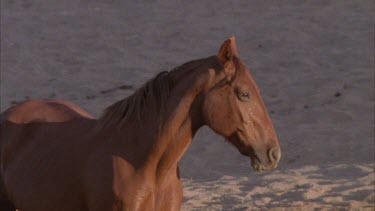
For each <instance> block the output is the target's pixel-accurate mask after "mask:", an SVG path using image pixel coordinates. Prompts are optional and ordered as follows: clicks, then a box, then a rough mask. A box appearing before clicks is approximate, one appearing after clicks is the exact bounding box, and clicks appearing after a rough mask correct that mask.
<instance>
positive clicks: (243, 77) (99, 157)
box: [0, 37, 280, 211]
mask: <svg viewBox="0 0 375 211" xmlns="http://www.w3.org/2000/svg"><path fill="white" fill-rule="evenodd" d="M203 125H207V126H209V127H210V128H211V129H212V130H214V131H215V132H216V133H218V134H220V135H222V136H223V137H225V138H226V139H227V140H228V141H229V142H230V143H232V144H233V145H234V146H235V147H236V148H237V149H238V150H239V152H240V153H241V154H243V155H245V156H248V157H249V158H250V159H251V165H252V167H253V168H254V169H255V170H256V171H262V170H269V169H273V168H275V167H276V165H277V163H278V162H279V160H280V147H279V143H278V139H277V136H276V133H275V130H274V128H273V126H272V123H271V120H270V118H269V116H268V114H267V111H266V107H265V106H264V103H263V101H262V99H261V96H260V93H259V89H258V87H257V85H256V83H255V81H254V80H253V78H252V77H251V75H250V73H249V71H248V69H247V68H246V66H245V65H244V64H243V62H242V61H241V60H240V58H239V54H238V51H237V47H236V44H235V39H234V37H231V38H230V39H228V40H226V41H224V43H223V44H222V46H221V47H220V50H219V53H218V54H217V55H215V56H211V57H208V58H204V59H199V60H194V61H190V62H187V63H185V64H183V65H181V66H179V67H177V68H174V69H173V70H171V71H169V72H162V73H160V74H158V75H157V76H156V77H154V78H153V79H151V80H150V81H148V82H147V83H145V84H144V85H143V86H142V87H141V88H139V89H138V90H137V91H135V92H134V94H132V95H130V96H128V97H126V98H125V99H123V100H120V101H118V102H116V103H114V104H113V105H111V106H109V107H108V108H107V109H106V110H105V111H104V113H103V115H102V116H101V117H100V118H99V119H93V118H92V117H91V116H90V114H88V113H87V112H85V111H84V110H83V109H81V108H79V107H78V106H75V105H73V104H71V103H68V102H65V101H57V100H30V101H26V102H24V103H21V104H19V105H16V106H14V107H12V108H10V109H8V110H7V111H5V112H4V113H3V114H2V120H1V124H0V127H1V140H0V158H1V160H0V161H1V163H0V164H1V172H0V173H1V174H0V179H1V180H0V190H1V193H0V198H1V200H0V203H3V204H2V205H0V207H1V206H6V205H7V206H10V208H8V209H10V210H14V209H15V207H16V208H17V209H19V210H21V211H23V210H25V211H34V210H35V211H43V210H58V211H60V210H61V211H63V210H64V211H65V210H70V211H75V210H77V211H78V210H89V211H102V210H132V211H133V210H163V211H164V210H179V209H180V206H181V203H182V185H181V182H180V176H179V169H178V161H179V160H180V158H181V157H182V155H183V154H184V152H185V151H186V149H187V148H188V147H189V145H190V143H191V141H192V139H193V137H194V135H195V133H196V132H197V130H198V129H199V128H201V127H202V126H203Z"/></svg>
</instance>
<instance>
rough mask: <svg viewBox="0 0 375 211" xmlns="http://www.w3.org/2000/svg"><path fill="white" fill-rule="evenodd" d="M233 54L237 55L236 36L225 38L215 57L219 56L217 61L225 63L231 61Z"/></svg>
mask: <svg viewBox="0 0 375 211" xmlns="http://www.w3.org/2000/svg"><path fill="white" fill-rule="evenodd" d="M233 56H236V57H238V51H237V46H236V38H235V37H234V36H232V37H230V38H229V39H227V40H225V41H224V42H223V44H221V47H220V50H219V53H218V55H217V57H218V58H219V61H220V62H221V64H222V65H225V64H227V63H228V62H231V61H232V59H233Z"/></svg>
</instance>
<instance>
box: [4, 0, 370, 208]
mask: <svg viewBox="0 0 375 211" xmlns="http://www.w3.org/2000/svg"><path fill="white" fill-rule="evenodd" d="M374 9H375V7H374V1H372V0H361V1H348V0H332V1H325V0H324V1H323V0H316V1H297V0H292V1H263V0H257V1H253V0H252V1H248V0H243V1H225V0H218V1H196V0H192V1H152V0H142V1H117V0H113V1H74V0H67V1H59V0H49V1H47V0H19V1H15V0H1V95H0V96H1V111H4V110H5V109H6V108H7V107H9V106H10V105H12V104H14V103H17V102H20V101H23V100H25V99H28V98H58V99H65V100H68V101H72V102H74V103H75V104H77V105H79V106H81V107H83V108H84V109H87V110H88V111H89V112H91V113H92V114H93V115H95V116H96V117H98V116H99V115H100V113H101V111H102V110H103V109H104V108H105V107H107V106H109V105H110V104H112V103H114V102H115V101H117V100H120V99H122V98H124V97H125V96H127V95H129V94H131V93H132V92H133V91H134V90H135V89H136V88H137V87H139V86H140V85H141V84H142V83H144V82H145V81H146V80H147V79H149V78H151V77H153V76H154V75H155V74H156V73H158V72H160V71H164V70H170V69H172V68H173V67H175V66H177V65H180V64H182V63H184V62H186V61H190V60H193V59H197V58H203V57H207V56H210V55H214V54H216V52H217V50H218V48H219V47H220V44H221V43H222V41H223V40H224V39H226V38H228V37H229V36H231V35H235V36H236V38H237V44H238V47H239V51H240V55H241V57H242V59H243V60H244V61H245V63H246V64H247V65H248V67H249V68H250V71H251V73H252V75H253V76H254V78H255V80H256V81H257V83H258V85H259V87H260V89H261V91H262V96H263V100H264V101H265V104H266V105H267V107H268V111H269V113H270V116H271V118H272V120H273V123H274V126H275V128H276V131H277V132H278V136H279V140H280V144H281V149H282V160H281V163H280V165H279V167H278V168H277V169H275V170H273V171H269V172H264V173H255V172H254V171H253V170H252V169H251V168H250V161H249V160H248V159H247V158H245V157H243V156H241V155H240V154H239V153H238V152H237V151H236V149H235V148H234V147H232V146H230V145H229V144H227V143H225V141H224V140H223V139H222V138H221V137H219V136H217V135H215V134H214V133H213V132H212V131H210V130H209V129H207V128H203V129H201V130H200V131H199V132H198V134H197V136H196V137H195V139H194V141H193V144H192V145H191V147H190V148H189V150H188V152H187V153H186V154H185V156H184V157H183V159H182V160H181V163H180V164H181V173H182V177H183V182H184V196H185V198H184V205H183V207H182V210H314V209H315V210H374V206H375V205H374V204H375V203H374V200H375V194H374V185H375V183H374V180H375V178H374V176H375V174H374V167H375V166H374V11H375V10H374Z"/></svg>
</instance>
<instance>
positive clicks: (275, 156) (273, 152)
mask: <svg viewBox="0 0 375 211" xmlns="http://www.w3.org/2000/svg"><path fill="white" fill-rule="evenodd" d="M268 157H269V159H270V160H271V162H272V163H277V162H279V160H280V157H281V155H280V151H279V150H278V149H277V148H276V147H274V148H272V149H270V150H269V151H268Z"/></svg>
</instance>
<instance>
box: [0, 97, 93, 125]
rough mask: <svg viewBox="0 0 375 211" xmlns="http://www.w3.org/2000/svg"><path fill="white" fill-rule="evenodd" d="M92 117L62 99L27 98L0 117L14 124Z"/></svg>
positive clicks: (2, 120)
mask: <svg viewBox="0 0 375 211" xmlns="http://www.w3.org/2000/svg"><path fill="white" fill-rule="evenodd" d="M80 117H81V118H88V119H93V117H92V116H91V115H90V114H89V113H88V112H86V111H85V110H83V109H82V108H80V107H78V106H77V105H74V104H73V103H70V102H67V101H63V100H52V99H43V100H27V101H25V102H22V103H20V104H17V105H15V106H13V107H11V108H9V109H8V110H6V111H5V112H4V113H3V114H2V117H1V120H0V121H1V122H4V121H5V120H7V121H10V122H12V123H16V124H21V123H22V124H26V123H30V122H66V121H69V120H72V119H74V118H80Z"/></svg>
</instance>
